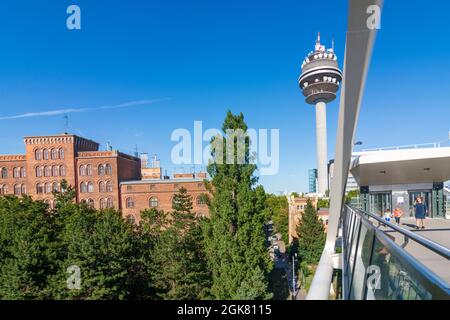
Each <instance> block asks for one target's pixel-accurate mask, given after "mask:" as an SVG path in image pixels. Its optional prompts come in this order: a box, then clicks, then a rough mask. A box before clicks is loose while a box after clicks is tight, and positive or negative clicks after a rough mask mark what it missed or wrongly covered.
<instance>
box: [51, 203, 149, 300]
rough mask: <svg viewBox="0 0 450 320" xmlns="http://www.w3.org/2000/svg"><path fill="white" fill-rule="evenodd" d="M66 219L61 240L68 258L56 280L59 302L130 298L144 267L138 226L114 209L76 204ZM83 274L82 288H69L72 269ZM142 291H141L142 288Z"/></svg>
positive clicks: (54, 279)
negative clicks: (140, 262)
mask: <svg viewBox="0 0 450 320" xmlns="http://www.w3.org/2000/svg"><path fill="white" fill-rule="evenodd" d="M73 209H74V210H73V212H72V213H71V214H70V215H69V216H67V217H66V219H65V224H64V229H63V230H62V233H61V236H60V239H61V240H60V241H61V243H62V245H63V247H64V252H65V258H64V260H63V261H62V262H61V264H60V266H59V272H58V274H57V275H56V276H55V277H54V278H53V279H52V281H51V286H52V291H53V293H54V295H55V298H57V299H81V300H92V299H93V300H99V299H108V300H110V299H130V298H136V297H137V296H139V293H140V292H139V293H137V292H136V291H138V289H137V288H139V286H138V283H139V282H140V281H141V280H142V279H141V278H139V277H140V276H141V275H142V273H141V270H142V267H140V265H139V258H140V256H141V251H140V250H139V249H140V246H139V243H138V242H137V241H138V240H139V239H138V238H137V236H136V235H137V233H135V232H134V229H135V225H134V224H133V223H132V222H131V221H129V220H126V219H124V218H123V217H122V214H121V213H120V212H117V211H115V210H112V209H108V210H104V211H96V210H95V209H91V208H89V207H87V206H86V205H76V206H74V207H73ZM71 266H75V267H76V268H79V270H80V272H81V274H80V275H81V288H79V289H77V288H75V289H74V288H69V287H68V285H67V280H68V278H69V276H70V274H69V273H68V268H70V267H71ZM139 289H141V288H139Z"/></svg>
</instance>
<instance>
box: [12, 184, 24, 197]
mask: <svg viewBox="0 0 450 320" xmlns="http://www.w3.org/2000/svg"><path fill="white" fill-rule="evenodd" d="M21 193H22V186H21V185H20V184H16V185H14V194H15V195H16V196H18V195H20V194H21Z"/></svg>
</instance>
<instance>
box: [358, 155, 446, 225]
mask: <svg viewBox="0 0 450 320" xmlns="http://www.w3.org/2000/svg"><path fill="white" fill-rule="evenodd" d="M351 172H352V174H353V176H354V177H355V180H356V181H357V182H358V185H359V186H360V191H361V194H360V201H361V204H362V208H363V210H365V211H368V212H371V213H374V214H381V213H383V212H384V211H385V210H386V209H390V210H393V209H395V208H396V207H399V208H400V209H402V211H403V212H404V217H413V216H414V203H415V201H416V199H417V197H421V198H422V199H423V200H424V202H425V203H426V204H427V207H428V210H429V217H430V218H450V217H449V216H448V211H447V208H446V207H447V203H446V202H447V199H446V196H445V188H444V182H445V181H447V180H448V179H449V178H450V148H449V147H443V148H423V149H402V150H388V151H386V150H383V151H368V152H359V153H355V154H354V159H353V162H352V166H351Z"/></svg>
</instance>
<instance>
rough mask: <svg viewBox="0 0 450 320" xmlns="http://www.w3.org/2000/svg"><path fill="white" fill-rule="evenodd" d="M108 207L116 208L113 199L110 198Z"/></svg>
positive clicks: (107, 203)
mask: <svg viewBox="0 0 450 320" xmlns="http://www.w3.org/2000/svg"><path fill="white" fill-rule="evenodd" d="M106 206H107V208H112V207H114V204H113V200H112V199H111V198H108V200H107V202H106Z"/></svg>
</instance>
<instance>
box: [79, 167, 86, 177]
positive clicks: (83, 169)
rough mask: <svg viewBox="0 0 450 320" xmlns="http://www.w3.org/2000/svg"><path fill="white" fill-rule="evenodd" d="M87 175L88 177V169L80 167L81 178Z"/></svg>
mask: <svg viewBox="0 0 450 320" xmlns="http://www.w3.org/2000/svg"><path fill="white" fill-rule="evenodd" d="M85 175H86V167H85V166H80V176H85Z"/></svg>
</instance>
